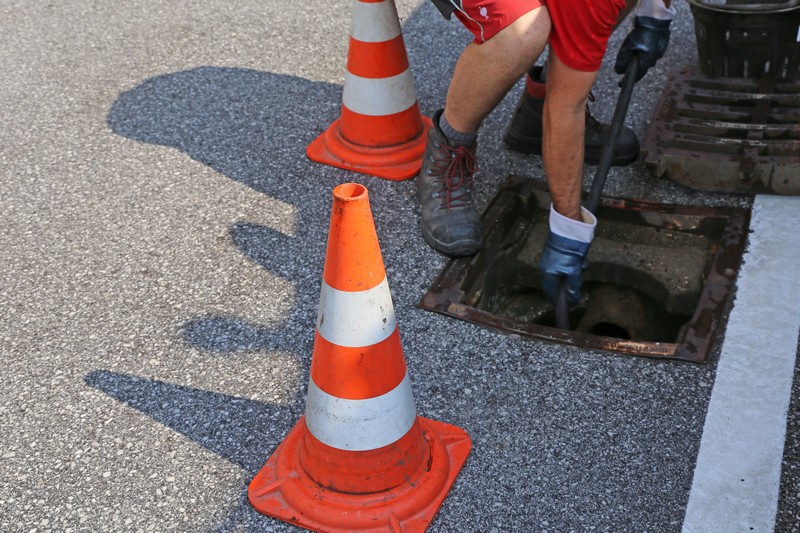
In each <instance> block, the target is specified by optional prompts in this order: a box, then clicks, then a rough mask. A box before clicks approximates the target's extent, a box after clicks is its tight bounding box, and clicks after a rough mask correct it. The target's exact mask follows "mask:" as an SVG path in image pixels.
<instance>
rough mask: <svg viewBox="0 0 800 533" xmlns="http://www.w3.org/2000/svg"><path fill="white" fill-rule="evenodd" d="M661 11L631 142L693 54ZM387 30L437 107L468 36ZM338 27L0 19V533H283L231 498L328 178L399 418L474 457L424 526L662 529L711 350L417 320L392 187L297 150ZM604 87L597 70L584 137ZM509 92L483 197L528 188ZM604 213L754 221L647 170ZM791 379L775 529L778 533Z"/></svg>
mask: <svg viewBox="0 0 800 533" xmlns="http://www.w3.org/2000/svg"><path fill="white" fill-rule="evenodd" d="M312 6H313V7H312ZM678 7H679V11H680V13H679V20H678V21H676V23H675V26H676V28H675V30H674V33H673V42H672V45H671V48H670V50H669V52H668V54H667V56H666V57H665V59H664V60H662V61H661V62H660V63H659V65H658V66H657V68H655V69H654V71H653V72H651V73H650V74H648V76H647V77H646V78H645V79H644V80H643V81H642V82H641V83H640V84H639V85H637V89H636V95H635V101H634V102H633V103H632V105H631V108H630V112H629V119H628V123H629V124H630V125H631V126H632V127H634V128H635V129H636V131H637V132H638V133H639V135H640V136H641V135H643V134H644V129H645V127H646V125H647V121H648V119H649V117H650V114H651V113H652V110H653V106H654V104H655V101H656V99H657V97H658V95H659V91H660V88H661V87H662V86H663V81H664V79H665V78H666V76H667V75H668V73H669V71H670V69H671V68H672V67H674V66H677V65H680V64H683V63H690V62H693V61H696V48H695V44H694V34H693V31H692V24H691V15H690V13H689V10H688V8H687V6H686V5H685V4H684V3H679V4H678ZM398 11H399V14H400V18H401V22H402V24H403V30H404V37H405V41H406V46H407V49H408V54H409V59H410V62H411V66H412V71H413V74H414V78H415V83H416V87H417V96H418V101H419V103H420V107H421V109H422V111H423V113H424V114H426V115H430V114H432V113H433V111H435V110H436V109H437V108H439V107H441V106H442V104H443V101H444V95H445V91H446V87H447V83H448V78H449V73H450V71H451V69H452V65H453V63H454V61H455V59H456V57H457V55H458V53H459V51H460V49H461V48H462V47H463V45H464V44H466V42H467V41H468V40H469V36H468V34H467V33H466V32H465V31H464V30H463V29H462V28H461V27H460V26H459V25H458V24H457V23H455V22H451V23H448V22H446V21H445V20H444V19H442V18H441V17H440V16H439V14H438V12H436V10H435V9H434V8H433V7H432V6H430V5H429V4H428V3H427V2H425V1H422V0H415V1H400V2H398ZM349 24H350V2H345V1H327V2H316V3H313V4H309V3H304V2H296V3H294V2H292V3H290V2H280V1H276V0H260V1H257V2H256V1H252V0H243V1H241V2H236V3H228V2H222V1H220V0H211V1H205V2H199V1H189V0H187V1H179V2H140V1H134V2H121V3H120V2H116V3H115V2H104V1H95V2H78V1H75V0H65V1H62V2H58V3H50V2H35V1H28V2H23V1H20V0H6V1H3V2H0V35H2V37H0V68H2V72H3V76H2V77H1V78H0V111H2V117H3V127H2V128H0V180H1V181H0V183H1V184H2V188H3V194H2V195H0V242H1V243H2V246H1V247H0V332H1V333H2V350H1V351H0V364H1V365H2V372H1V373H0V458H2V462H0V530H2V531H4V532H5V531H8V532H16V531H37V532H43V531H220V532H222V531H226V532H227V531H296V530H297V528H294V527H292V526H289V525H286V524H283V523H281V522H278V521H275V520H272V519H269V518H266V517H264V516H262V515H260V514H259V513H257V512H255V511H254V510H253V509H252V508H251V507H250V506H249V504H248V503H247V501H246V489H247V484H248V483H249V481H250V480H251V479H252V477H253V476H254V475H255V473H256V472H257V471H258V470H259V468H260V467H261V465H262V464H263V462H264V461H266V459H267V458H268V457H269V455H270V454H271V452H272V451H273V450H274V448H275V447H276V446H277V445H278V444H279V443H280V442H281V440H282V438H283V436H284V435H285V434H286V433H287V432H288V431H289V429H290V428H291V427H292V426H293V425H294V423H295V422H296V421H297V419H298V418H299V417H300V415H301V414H302V413H303V409H304V405H305V388H306V384H307V379H308V370H309V363H310V360H311V349H312V344H313V333H314V323H315V319H316V307H317V299H318V297H319V288H320V280H321V274H322V267H323V261H324V252H325V242H326V238H327V226H328V222H329V212H330V203H331V199H330V195H331V191H332V189H333V187H334V186H335V185H336V184H339V183H342V182H346V181H355V182H359V183H362V184H364V185H366V186H367V188H368V189H369V194H370V198H371V202H372V209H373V213H374V215H375V222H376V229H377V232H378V236H379V238H380V241H381V248H382V253H383V257H384V262H385V264H386V266H387V275H388V280H389V286H390V288H391V290H392V295H393V298H394V304H395V308H396V312H397V316H398V320H399V324H400V332H401V336H402V339H403V346H404V350H405V355H406V359H407V361H408V365H409V371H410V375H411V379H412V382H413V384H414V391H415V397H416V402H417V408H418V411H419V413H420V414H421V415H423V416H426V417H430V418H434V419H437V420H441V421H444V422H449V423H452V424H455V425H458V426H459V427H462V428H464V429H465V430H466V431H467V432H468V433H469V434H470V435H471V437H472V439H473V451H472V453H471V455H470V457H469V459H468V461H467V463H466V465H465V467H464V469H463V470H462V472H461V474H460V476H459V478H458V480H457V482H456V484H455V485H454V487H453V488H452V490H451V492H450V494H449V496H448V498H447V499H446V500H445V503H444V505H443V507H442V508H441V510H440V512H439V513H438V515H437V517H436V520H435V522H434V523H433V524H432V527H431V531H437V532H447V531H453V532H456V531H458V532H461V531H498V532H500V531H551V532H557V531H558V532H560V531H614V532H619V531H632V532H634V531H635V532H639V531H651V532H674V531H680V530H681V525H682V523H683V519H684V513H685V509H686V504H687V499H688V495H689V491H690V488H691V485H692V474H693V471H694V466H695V459H696V457H697V451H698V446H699V443H700V438H701V435H702V432H703V424H704V418H705V414H706V409H707V406H708V402H709V397H710V394H711V391H712V386H713V384H714V378H715V369H716V361H717V360H718V358H719V343H718V344H717V348H716V350H715V351H714V352H713V353H712V355H711V357H710V362H709V363H708V364H706V365H703V366H697V365H692V364H686V363H670V362H657V361H651V360H646V359H637V358H630V357H623V356H617V355H611V354H607V353H601V352H590V351H586V350H580V349H575V348H570V347H566V346H561V345H557V344H547V343H542V342H537V341H531V340H525V339H520V338H517V337H514V336H507V335H503V334H501V333H497V332H495V331H491V330H487V329H483V328H480V327H478V326H473V325H471V324H468V323H465V322H462V321H456V320H452V319H449V318H446V317H443V316H439V315H436V314H433V313H430V312H427V311H423V310H421V309H419V308H417V302H418V301H419V300H420V299H421V297H422V295H423V294H424V293H425V291H426V290H427V288H428V286H429V285H430V283H431V282H432V280H433V279H434V277H435V275H436V274H437V273H438V272H439V271H440V269H441V268H442V267H443V266H444V264H445V258H444V257H442V256H440V255H438V254H437V253H435V252H434V251H432V250H431V249H430V248H428V247H427V245H426V244H425V243H424V241H423V240H422V238H421V235H420V233H419V229H418V216H419V208H418V206H417V205H416V201H415V199H414V190H415V188H414V182H413V180H411V181H404V182H389V181H385V180H381V179H378V178H371V177H367V176H363V175H359V174H354V173H351V172H347V171H344V170H338V169H335V168H332V167H327V166H322V165H318V164H315V163H312V162H310V161H308V160H307V159H306V157H305V147H306V146H307V144H308V143H309V142H310V141H311V140H312V139H313V138H315V137H316V135H318V134H319V133H320V132H321V131H322V130H324V129H325V128H326V127H327V126H328V125H329V124H330V123H331V122H332V121H333V120H335V119H336V118H337V117H338V115H339V106H340V103H341V89H342V83H343V79H344V65H345V57H346V53H347V36H348V28H349ZM624 34H625V30H622V31H620V32H618V33H617V34H615V36H614V37H613V39H612V43H611V45H610V49H612V50H615V49H616V47H617V46H618V45H619V43H620V42H621V40H622V39H623V38H624ZM607 59H609V62H610V59H611V58H607ZM616 81H617V77H616V75H613V74H612V73H611V70H610V68H609V66H608V65H606V66H605V67H604V69H603V71H602V75H601V79H600V81H599V83H598V86H597V90H596V95H597V102H596V103H595V104H594V105H593V110H594V111H595V114H596V115H597V116H598V117H599V118H604V119H606V120H608V119H610V116H611V114H612V108H613V103H614V99H615V95H616V91H617V87H616ZM518 91H519V87H516V88H515V89H514V90H513V91H512V92H511V93H509V96H508V97H507V98H506V99H505V100H504V101H503V102H502V103H501V105H500V106H499V107H498V109H497V110H496V111H495V112H494V113H492V115H491V116H490V117H489V118H488V119H487V120H486V122H485V124H484V128H483V130H482V132H481V138H480V143H481V145H480V151H479V157H480V161H481V171H480V177H479V181H478V186H477V193H476V194H477V202H478V204H479V206H480V207H483V206H485V205H486V203H487V202H488V201H489V200H490V199H491V197H492V196H493V195H494V193H495V192H496V190H497V187H498V186H499V185H500V184H501V183H502V182H503V181H504V180H505V178H506V176H507V175H508V174H511V173H517V174H524V175H529V176H533V177H535V178H538V179H543V173H542V169H541V160H540V159H539V158H537V157H523V156H519V155H516V154H513V153H510V152H508V151H507V150H505V149H504V148H503V145H502V142H501V137H502V130H503V128H504V126H505V124H506V121H507V119H508V117H509V116H510V112H511V110H512V108H513V105H514V103H515V100H516V97H517V94H518ZM590 177H591V174H590V173H589V172H587V178H590ZM587 186H588V180H587ZM606 194H607V195H609V196H620V197H628V198H641V199H646V200H651V201H661V202H671V203H680V204H692V205H737V206H742V205H749V203H750V198H747V197H744V196H733V195H712V194H702V193H697V192H694V191H690V190H688V189H685V188H682V187H679V186H677V185H673V184H671V183H669V182H666V181H662V180H656V179H653V178H651V177H650V176H649V175H648V173H647V171H646V169H645V168H644V166H643V163H642V162H641V161H639V162H637V163H636V164H634V165H631V166H630V167H627V168H624V169H614V170H613V171H612V173H611V175H610V176H609V180H608V183H607V188H606ZM720 340H721V339H720ZM796 377H797V368H795V380H794V388H793V396H792V404H791V409H790V417H789V419H788V425H787V430H788V431H787V438H786V449H785V455H784V470H783V472H784V475H783V477H782V480H781V498H780V501H779V509H778V516H777V522H776V528H775V530H776V531H780V532H783V531H800V525H798V524H800V503H798V501H799V500H800V496H799V495H800V482H798V479H799V478H800V453H798V434H799V433H800V428H798V425H799V424H800V422H799V421H798V416H797V413H798V380H797V378H796Z"/></svg>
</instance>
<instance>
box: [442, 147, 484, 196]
mask: <svg viewBox="0 0 800 533" xmlns="http://www.w3.org/2000/svg"><path fill="white" fill-rule="evenodd" d="M439 147H440V148H441V149H442V151H443V152H445V153H446V154H447V157H441V158H437V159H436V161H435V166H436V174H435V178H436V179H437V181H440V182H443V183H444V189H445V200H444V205H445V207H446V208H447V209H450V208H451V207H463V206H465V205H469V202H470V191H471V190H472V184H473V183H472V179H473V176H474V174H475V172H477V170H478V162H477V160H476V158H475V153H474V151H473V150H470V149H469V148H467V147H466V146H456V147H453V146H448V145H446V144H441V145H440V146H439Z"/></svg>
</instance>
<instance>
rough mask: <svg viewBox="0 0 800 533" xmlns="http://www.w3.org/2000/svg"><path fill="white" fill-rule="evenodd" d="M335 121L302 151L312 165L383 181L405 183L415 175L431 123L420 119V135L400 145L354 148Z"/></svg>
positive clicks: (425, 119)
mask: <svg viewBox="0 0 800 533" xmlns="http://www.w3.org/2000/svg"><path fill="white" fill-rule="evenodd" d="M340 120H341V119H336V121H334V122H333V124H331V125H330V126H328V129H327V130H325V132H323V134H322V135H320V136H319V137H317V138H316V139H314V140H313V141H312V142H311V144H309V145H308V147H307V148H306V155H307V156H308V158H309V159H311V160H312V161H316V162H317V163H323V164H325V165H331V166H334V167H339V168H343V169H346V170H353V171H355V172H360V173H362V174H369V175H370V176H377V177H379V178H384V179H387V180H394V181H400V180H406V179H409V178H413V177H414V176H416V175H417V174H419V169H420V168H421V167H422V154H423V153H424V152H425V144H426V143H427V142H428V129H429V128H430V127H431V119H430V118H428V117H425V116H423V117H422V125H423V128H422V133H421V134H420V135H418V136H417V137H415V138H414V139H411V140H410V141H407V142H405V143H403V144H397V145H394V146H386V147H379V148H375V147H371V146H363V145H360V144H355V143H352V142H350V141H348V140H347V139H345V138H344V137H342V135H341V133H340V129H339V121H340Z"/></svg>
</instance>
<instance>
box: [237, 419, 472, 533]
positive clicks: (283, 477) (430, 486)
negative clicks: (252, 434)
mask: <svg viewBox="0 0 800 533" xmlns="http://www.w3.org/2000/svg"><path fill="white" fill-rule="evenodd" d="M417 420H418V421H419V423H420V427H421V429H422V434H423V436H424V438H425V439H426V440H427V441H428V443H429V445H430V447H431V454H430V456H431V459H430V462H429V464H428V468H427V470H424V471H423V472H420V473H419V475H418V476H417V477H416V478H415V479H410V480H409V481H408V482H407V483H403V484H402V485H401V486H398V487H395V488H393V489H390V490H387V491H382V492H376V493H370V494H350V493H344V492H337V491H334V490H331V489H328V488H325V487H323V486H321V485H319V484H318V483H316V482H315V481H313V480H312V479H311V478H309V477H308V475H307V474H306V473H305V471H304V470H303V467H302V466H301V465H300V453H299V452H300V446H301V445H302V442H303V435H304V434H305V432H306V431H307V430H306V428H305V418H300V421H299V422H297V424H296V425H295V426H294V428H292V430H291V431H290V432H289V434H288V435H287V436H286V438H285V439H284V440H283V442H282V443H281V444H280V445H279V446H278V448H277V449H276V450H275V452H274V453H273V454H272V456H271V457H270V458H269V460H268V461H267V463H266V464H265V465H264V467H263V468H262V469H261V470H260V471H259V472H258V474H256V477H255V478H254V479H253V481H252V482H251V483H250V487H249V489H248V498H249V500H250V503H251V504H252V505H253V507H255V508H256V509H257V510H258V511H259V512H261V513H263V514H265V515H268V516H271V517H273V518H278V519H280V520H283V521H285V522H289V523H291V524H295V525H298V526H300V527H304V528H306V529H310V530H313V531H331V532H344V531H366V532H374V533H378V532H381V533H385V532H386V531H392V532H395V533H400V532H403V533H410V532H416V531H420V532H421V531H425V529H426V528H427V527H428V525H430V523H431V521H432V520H433V517H434V516H435V515H436V512H437V511H438V510H439V507H440V506H441V505H442V502H443V501H444V499H445V496H447V492H448V491H449V490H450V487H451V486H452V485H453V482H454V481H455V479H456V476H457V475H458V473H459V471H460V470H461V467H462V466H464V462H465V461H466V460H467V455H469V450H470V447H471V441H470V438H469V435H467V433H466V432H465V431H464V430H462V429H460V428H458V427H456V426H451V425H450V424H445V423H443V422H437V421H435V420H429V419H427V418H422V417H419V416H418V417H417Z"/></svg>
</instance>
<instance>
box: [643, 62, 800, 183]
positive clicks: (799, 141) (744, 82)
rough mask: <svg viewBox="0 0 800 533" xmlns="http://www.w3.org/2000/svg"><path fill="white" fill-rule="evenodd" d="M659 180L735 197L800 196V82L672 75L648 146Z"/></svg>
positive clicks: (685, 72) (689, 70) (684, 72)
mask: <svg viewBox="0 0 800 533" xmlns="http://www.w3.org/2000/svg"><path fill="white" fill-rule="evenodd" d="M642 152H643V153H644V154H645V163H646V164H647V166H648V167H649V168H650V169H651V171H652V172H653V173H654V174H655V175H656V176H658V177H663V178H666V179H669V180H672V181H675V182H677V183H680V184H681V185H684V186H686V187H689V188H692V189H696V190H702V191H716V192H729V193H753V194H755V193H772V194H783V195H797V194H800V80H798V81H780V82H779V81H775V80H771V79H767V78H765V79H761V80H753V79H744V78H727V77H726V78H712V77H709V76H706V75H704V74H701V73H700V72H698V71H696V69H695V68H694V67H690V66H685V67H682V68H680V69H678V70H676V71H674V72H673V73H672V75H671V76H670V78H669V81H668V82H667V86H666V88H665V89H664V92H663V93H662V94H661V98H660V100H659V102H658V104H657V106H656V111H655V114H654V118H653V120H652V121H651V123H650V125H649V126H648V128H647V132H646V133H645V138H644V141H643V143H642Z"/></svg>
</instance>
